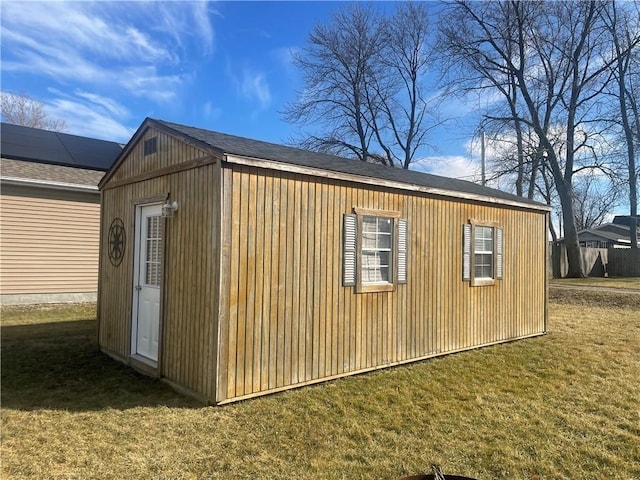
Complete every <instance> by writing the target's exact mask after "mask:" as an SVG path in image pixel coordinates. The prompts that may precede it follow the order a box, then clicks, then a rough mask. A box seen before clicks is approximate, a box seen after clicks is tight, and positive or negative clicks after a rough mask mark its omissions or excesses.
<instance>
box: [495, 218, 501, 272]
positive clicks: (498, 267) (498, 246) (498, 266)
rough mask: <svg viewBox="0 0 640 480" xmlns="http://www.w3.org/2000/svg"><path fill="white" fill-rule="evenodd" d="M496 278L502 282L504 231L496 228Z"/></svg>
mask: <svg viewBox="0 0 640 480" xmlns="http://www.w3.org/2000/svg"><path fill="white" fill-rule="evenodd" d="M496 278H497V279H498V280H502V229H501V228H496Z"/></svg>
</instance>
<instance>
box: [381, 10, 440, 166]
mask: <svg viewBox="0 0 640 480" xmlns="http://www.w3.org/2000/svg"><path fill="white" fill-rule="evenodd" d="M383 27H384V28H383V49H382V50H381V51H380V52H379V55H378V58H377V62H379V63H380V65H382V66H383V67H384V68H382V69H381V70H380V72H379V73H380V76H379V77H374V78H372V79H371V82H370V86H371V88H370V89H369V92H371V91H372V93H373V98H374V101H373V102H371V104H370V105H371V107H372V111H371V113H370V118H371V119H373V120H374V122H375V123H374V132H375V134H376V139H377V141H378V144H379V145H380V146H381V147H382V148H383V150H384V151H385V153H386V154H387V157H388V159H389V160H390V161H389V163H392V164H394V163H396V162H397V163H399V165H400V166H401V167H402V168H405V169H408V168H409V165H410V164H411V162H412V161H413V160H414V157H415V155H416V151H417V150H418V149H420V148H421V147H423V146H424V145H425V144H426V136H427V134H428V133H429V131H430V130H431V129H432V128H433V127H435V126H436V125H438V124H439V123H440V122H439V121H438V119H437V118H436V117H435V116H434V115H433V114H432V111H431V110H430V108H429V107H430V105H429V102H428V101H427V99H426V94H425V92H424V79H425V77H426V75H427V73H428V71H429V68H430V66H431V65H432V63H433V61H432V60H431V55H430V53H431V52H430V51H429V44H428V42H429V36H430V30H429V13H428V11H427V7H426V6H425V4H421V3H413V2H406V3H398V4H397V6H396V11H395V13H394V14H393V15H392V16H391V18H389V19H388V21H386V22H385V23H384V25H383ZM373 109H377V110H378V111H379V114H378V111H374V110H373ZM378 119H381V122H382V123H380V122H379V121H378ZM427 119H429V122H428V124H427ZM387 134H388V135H387ZM396 151H397V153H395V152H396Z"/></svg>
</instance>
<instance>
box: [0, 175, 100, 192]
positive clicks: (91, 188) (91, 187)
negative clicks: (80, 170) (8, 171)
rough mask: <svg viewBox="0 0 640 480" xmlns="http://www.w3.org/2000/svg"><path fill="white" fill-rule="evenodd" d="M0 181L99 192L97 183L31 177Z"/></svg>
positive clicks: (29, 185)
mask: <svg viewBox="0 0 640 480" xmlns="http://www.w3.org/2000/svg"><path fill="white" fill-rule="evenodd" d="M0 183H2V184H5V185H19V186H25V187H36V188H52V189H55V190H66V191H72V192H88V193H99V190H98V186H97V185H82V184H79V183H66V182H54V181H51V180H36V179H33V178H20V177H0Z"/></svg>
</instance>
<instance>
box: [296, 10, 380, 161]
mask: <svg viewBox="0 0 640 480" xmlns="http://www.w3.org/2000/svg"><path fill="white" fill-rule="evenodd" d="M381 49H382V25H381V22H380V16H379V15H378V14H377V13H376V12H375V11H374V10H373V9H372V8H369V7H367V6H365V5H362V4H353V5H350V6H349V7H348V8H346V9H344V10H341V11H338V12H337V13H335V14H334V16H333V18H332V20H331V22H330V23H328V24H325V25H317V26H316V27H315V28H314V30H313V32H312V33H311V34H310V35H309V45H308V46H307V47H306V48H305V49H304V50H303V51H302V52H301V53H300V54H296V55H295V56H294V63H295V65H296V66H297V67H298V68H299V69H300V71H301V72H302V74H303V77H304V83H305V89H304V91H303V92H302V94H301V96H300V99H299V100H298V101H297V102H296V103H293V104H291V105H288V106H287V107H286V109H285V112H284V113H285V119H286V120H287V121H289V122H291V123H298V124H301V125H303V126H304V125H308V124H317V125H319V126H320V127H321V129H322V131H321V132H320V133H319V134H317V135H316V134H311V135H307V138H306V139H305V140H303V141H302V142H301V144H302V146H303V147H305V148H309V149H312V150H319V151H325V152H330V153H336V154H345V153H346V154H349V155H353V156H355V157H356V158H358V159H360V160H362V161H367V160H368V159H369V157H370V144H371V140H372V137H373V135H374V132H373V128H372V125H373V121H372V120H371V119H370V118H369V117H368V115H369V111H370V106H369V105H368V101H367V93H366V88H367V87H366V85H367V77H370V76H372V75H374V71H375V69H376V68H377V64H376V61H375V59H376V57H377V54H378V52H379V51H380V50H381Z"/></svg>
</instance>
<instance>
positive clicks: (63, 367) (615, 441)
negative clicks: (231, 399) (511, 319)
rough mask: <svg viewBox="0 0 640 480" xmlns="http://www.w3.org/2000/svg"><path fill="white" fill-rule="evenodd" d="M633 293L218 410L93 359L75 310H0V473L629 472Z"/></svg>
mask: <svg viewBox="0 0 640 480" xmlns="http://www.w3.org/2000/svg"><path fill="white" fill-rule="evenodd" d="M637 297H638V296H637V295H636V294H622V293H609V294H607V293H602V292H598V293H597V294H596V295H594V296H591V295H588V296H585V295H584V294H583V292H579V291H575V292H574V291H567V290H563V291H562V292H559V293H556V292H553V291H552V292H551V301H552V303H551V308H550V313H551V320H550V325H549V333H548V335H546V336H543V337H536V338H532V339H528V340H524V341H519V342H513V343H509V344H503V345H498V346H494V347H489V348H484V349H480V350H474V351H468V352H464V353H459V354H455V355H450V356H446V357H441V358H437V359H432V360H428V361H425V362H421V363H417V364H413V365H410V366H404V367H398V368H392V369H388V370H383V371H379V372H376V373H371V374H366V375H360V376H355V377H349V378H345V379H342V380H338V381H333V382H329V383H326V384H322V385H318V386H313V387H307V388H303V389H298V390H292V391H288V392H285V393H281V394H276V395H271V396H266V397H262V398H258V399H254V400H250V401H246V402H242V403H237V404H232V405H228V406H225V407H202V406H201V405H199V404H197V403H196V402H194V401H192V400H189V399H187V398H185V397H182V396H180V395H178V394H176V393H174V392H173V391H172V390H170V389H169V388H168V387H167V386H166V385H164V384H163V383H161V382H158V381H154V380H152V379H149V378H146V377H143V376H141V375H138V374H136V373H134V372H133V371H132V370H130V369H128V368H126V367H124V366H122V365H120V364H118V363H117V362H115V361H113V360H111V359H109V358H108V357H106V356H105V355H103V354H101V353H99V352H98V351H97V347H96V345H95V343H94V340H93V339H94V333H95V321H94V320H93V319H92V314H93V310H92V309H91V307H88V308H87V307H74V308H70V309H66V310H61V311H56V310H55V309H49V310H48V311H45V312H42V311H40V310H35V311H33V310H32V311H31V312H25V311H10V310H5V311H3V313H2V323H3V328H2V414H1V415H2V446H1V453H2V470H1V477H2V478H3V479H14V478H15V479H20V478H34V479H45V478H52V479H85V478H86V479H90V478H96V479H120V478H127V479H151V478H156V479H199V480H204V479H218V478H220V479H229V478H233V479H235V478H247V479H249V478H251V479H253V478H259V479H271V478H275V479H280V478H282V479H289V478H296V479H318V478H320V479H390V480H394V479H399V478H401V477H402V476H404V475H409V474H415V473H419V472H421V471H425V470H428V469H429V465H431V464H432V463H439V464H441V465H442V467H443V469H444V471H445V472H446V473H457V474H460V475H468V476H472V477H476V478H478V479H483V480H486V479H603V478H607V479H629V480H631V479H634V480H637V479H638V478H640V406H639V403H638V398H640V382H639V381H638V379H639V378H640V308H638V302H639V300H638V298H637ZM32 319H34V321H32Z"/></svg>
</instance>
